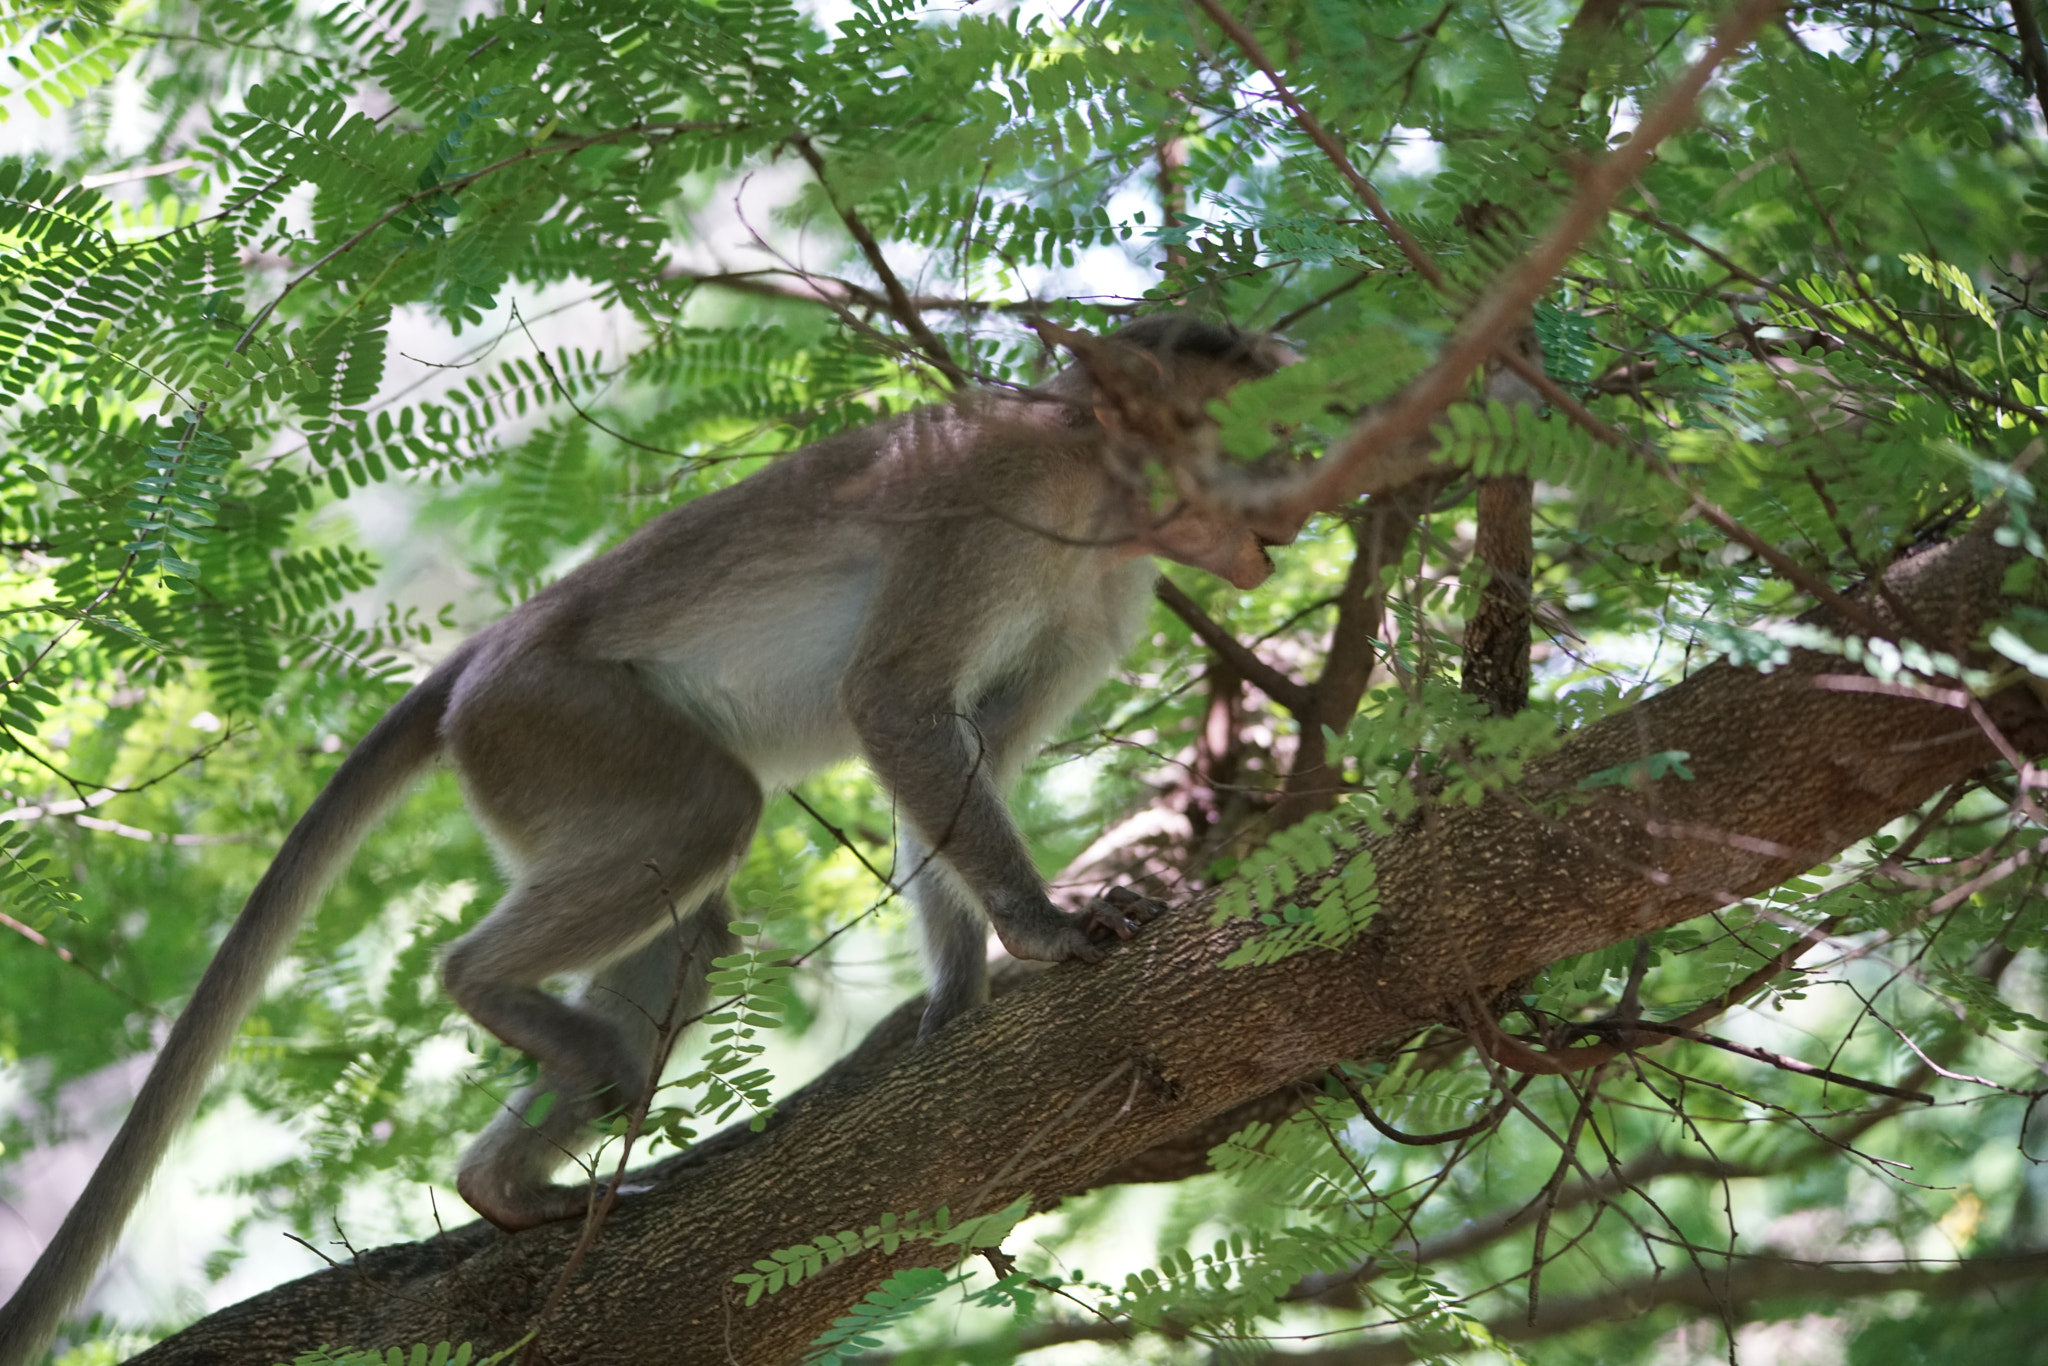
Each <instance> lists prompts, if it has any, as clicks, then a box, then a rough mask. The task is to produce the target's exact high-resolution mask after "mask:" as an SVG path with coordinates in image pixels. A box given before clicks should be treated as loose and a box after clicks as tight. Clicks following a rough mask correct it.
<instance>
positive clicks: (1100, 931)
mask: <svg viewBox="0 0 2048 1366" xmlns="http://www.w3.org/2000/svg"><path fill="white" fill-rule="evenodd" d="M1165 911H1166V906H1165V904H1164V903H1162V902H1158V901H1154V900H1153V899H1152V898H1151V897H1148V896H1146V895H1144V894H1143V893H1141V892H1134V891H1132V890H1131V889H1130V888H1129V887H1111V888H1110V889H1109V890H1108V891H1106V892H1104V893H1103V894H1102V895H1101V896H1098V897H1095V898H1093V899H1092V900H1090V901H1089V903H1088V904H1087V905H1086V906H1084V907H1083V908H1082V909H1081V917H1080V919H1081V928H1082V929H1084V930H1086V931H1087V932H1088V934H1089V936H1090V937H1091V938H1095V939H1105V938H1108V937H1109V936H1111V935H1114V936H1116V937H1117V938H1118V939H1133V938H1136V937H1137V933H1138V931H1139V929H1141V928H1142V927H1143V926H1145V925H1146V924H1147V923H1149V922H1151V921H1154V920H1157V919H1158V918H1159V917H1160V916H1161V915H1162V914H1164V913H1165Z"/></svg>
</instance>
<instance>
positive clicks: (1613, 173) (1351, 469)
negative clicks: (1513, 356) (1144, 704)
mask: <svg viewBox="0 0 2048 1366" xmlns="http://www.w3.org/2000/svg"><path fill="white" fill-rule="evenodd" d="M1205 3H1206V0H1205ZM1779 4H1780V0H1744V3H1743V4H1741V5H1740V6H1739V7H1738V8H1737V9H1736V10H1735V11H1734V12H1733V13H1732V14H1730V15H1729V17H1728V19H1727V21H1726V22H1725V23H1724V24H1723V25H1722V27H1721V29H1720V31H1719V32H1718V33H1717V34H1716V35H1715V37H1714V41H1713V43H1712V44H1711V45H1710V46H1709V47H1708V49H1707V51H1706V53H1705V55H1703V56H1702V57H1701V58H1700V59H1699V60H1698V61H1696V62H1694V63H1693V65H1692V66H1691V67H1690V68H1688V69H1687V71H1686V72H1685V74H1684V75H1683V76H1681V77H1680V78H1679V79H1678V80H1677V81H1676V82H1674V83H1673V85H1672V87H1671V88H1670V89H1669V90H1668V91H1667V92H1666V93H1665V95H1664V97H1663V98H1662V99H1660V100H1659V101H1658V102H1657V103H1656V104H1655V105H1654V106H1653V107H1651V109H1650V110H1649V112H1648V113H1647V114H1645V115H1644V117H1643V120H1642V122H1641V123H1639V124H1637V125H1636V128H1635V131H1634V132H1632V133H1631V134H1630V135H1629V140H1628V141H1627V142H1626V143H1624V144H1622V146H1620V147H1619V148H1617V149H1615V151H1613V152H1612V153H1610V154H1609V155H1607V156H1605V157H1603V158H1601V159H1600V160H1599V161H1597V162H1594V163H1593V164H1591V165H1590V166H1588V167H1586V168H1585V170H1584V171H1583V173H1582V174H1581V176H1580V179H1579V191H1578V193H1577V194H1576V195H1575V196H1574V197H1573V198H1572V200H1571V202H1570V203H1569V204H1567V205H1566V206H1565V209H1564V211H1563V212H1562V213H1560V214H1559V215H1558V217H1557V219H1556V220H1555V222H1553V223H1552V225H1551V227H1550V230H1549V232H1548V233H1547V234H1546V235H1545V236H1544V237H1543V238H1542V239H1541V240H1540V241H1538V242H1537V243H1536V245H1535V246H1533V247H1532V248H1530V250H1529V251H1528V252H1527V253H1526V254H1525V255H1524V256H1523V257H1522V259H1521V261H1520V262H1519V263H1518V264H1517V265H1516V266H1515V267H1514V268H1513V269H1512V270H1511V271H1509V272H1508V273H1507V274H1506V275H1505V276H1504V277H1502V278H1501V279H1500V280H1498V281H1497V282H1496V283H1495V284H1494V285H1493V287H1492V288H1491V289H1490V290H1488V291H1487V293H1486V294H1485V295H1484V296H1483V297H1482V298H1481V299H1480V300H1479V302H1478V303H1477V304H1476V305H1474V307H1473V308H1472V310H1471V311H1470V312H1469V313H1467V314H1466V316H1465V319H1464V321H1463V322H1462V323H1461V324H1460V326H1459V328H1458V331H1457V332H1456V333H1455V334H1454V335H1453V336H1452V338H1451V341H1450V344H1449V345H1448V346H1446V347H1445V348H1444V350H1443V352H1442V354H1440V355H1439V356H1438V358H1437V360H1436V362H1435V363H1434V364H1433V365H1431V366H1430V367H1429V368H1428V369H1427V370H1425V371H1423V372H1422V374H1420V375H1418V376H1416V378H1415V379H1414V380H1412V381H1411V382H1410V383H1409V384H1408V386H1407V387H1406V388H1405V389H1403V390H1402V392H1401V393H1400V394H1399V395H1398V396H1397V397H1396V398H1394V399H1393V400H1392V401H1391V402H1389V403H1388V404H1387V405H1386V406H1385V407H1384V408H1382V409H1380V410H1379V411H1378V412H1377V413H1375V414H1374V415H1373V416H1371V417H1370V418H1368V419H1366V420H1365V421H1364V422H1363V423H1361V424H1360V425H1359V426H1358V427H1356V428H1354V429H1353V431H1352V433H1351V435H1350V436H1349V437H1348V438H1346V439H1345V441H1344V442H1343V444H1342V445H1341V446H1340V447H1339V448H1338V449H1337V450H1336V451H1334V452H1332V453H1331V454H1329V455H1327V456H1325V457H1324V458H1323V459H1322V460H1320V461H1319V462H1317V464H1316V465H1315V466H1314V467H1313V469H1312V470H1311V472H1310V473H1309V475H1308V477H1307V478H1306V479H1305V480H1303V481H1302V482H1300V483H1298V484H1296V485H1294V486H1293V487H1292V488H1291V489H1288V488H1286V487H1285V486H1284V485H1283V486H1281V487H1280V489H1279V490H1278V491H1277V492H1267V493H1266V494H1265V496H1264V497H1260V496H1259V492H1258V491H1257V490H1254V489H1247V490H1246V491H1245V503H1246V506H1247V507H1248V508H1249V509H1252V510H1253V511H1254V512H1255V514H1256V513H1258V512H1262V511H1264V510H1265V509H1266V508H1270V509H1272V511H1273V513H1274V514H1277V516H1276V520H1284V519H1285V518H1288V517H1302V516H1306V515H1307V514H1308V513H1310V512H1315V511H1319V510H1321V509H1324V508H1333V507H1337V506H1339V505H1341V504H1343V503H1346V502H1349V501H1350V500H1351V499H1353V498H1355V497H1356V496H1358V494H1360V493H1362V492H1365V491H1366V490H1368V489H1370V488H1372V487H1375V486H1381V487H1384V483H1383V482H1382V481H1383V478H1384V472H1383V471H1382V470H1381V469H1378V468H1376V466H1382V465H1384V464H1385V463H1386V459H1385V458H1386V457H1387V456H1389V455H1392V456H1395V457H1396V458H1397V459H1398V458H1399V457H1400V456H1401V455H1404V454H1406V452H1405V451H1404V447H1406V446H1407V445H1408V443H1410V442H1411V441H1412V440H1413V439H1415V438H1417V437H1419V436H1421V435H1422V434H1423V433H1424V432H1425V431H1426V430H1427V429H1428V427H1429V424H1430V423H1432V422H1434V421H1436V419H1437V417H1438V415H1439V414H1440V413H1441V412H1442V411H1443V410H1444V409H1445V408H1446V407H1447V406H1449V405H1450V404H1451V403H1452V402H1453V401H1454V400H1456V399H1457V398H1458V397H1459V396H1460V394H1461V393H1462V392H1463V390H1464V387H1465V383H1466V380H1467V379H1468V378H1469V377H1470V376H1471V374H1472V372H1473V371H1474V370H1476V369H1478V368H1479V366H1480V364H1481V363H1482V362H1483V361H1484V360H1485V359H1486V358H1487V356H1489V355H1491V354H1493V353H1494V352H1495V351H1496V350H1502V349H1503V348H1502V342H1503V341H1504V339H1505V338H1506V337H1507V335H1508V333H1509V331H1510V330H1511V329H1512V328H1513V327H1515V326H1516V325H1517V324H1518V323H1519V321H1520V319H1521V318H1522V317H1523V316H1524V315H1525V314H1526V313H1527V311H1528V309H1529V308H1530V306H1531V305H1533V304H1534V303H1535V302H1536V300H1537V299H1538V298H1539V297H1540V296H1541V295H1542V294H1543V292H1544V291H1545V290H1546V289H1548V288H1549V287H1550V283H1551V281H1552V280H1553V279H1554V278H1555V277H1556V275H1557V273H1558V271H1560V270H1561V269H1563V267H1564V264H1565V262H1566V260H1568V259H1569V258H1570V256H1571V254H1572V253H1573V252H1574V251H1576V250H1578V248H1579V245H1580V243H1582V242H1583V241H1584V240H1585V239H1586V237H1587V236H1588V235H1589V234H1590V233H1591V232H1592V231H1593V229H1594V228H1595V227H1596V226H1598V225H1599V223H1600V221H1601V220H1602V219H1603V218H1605V216H1606V214H1607V212H1608V207H1609V205H1611V204H1612V203H1613V200H1614V197H1615V196H1616V195H1617V194H1619V193H1620V192H1621V188H1622V187H1623V186H1624V185H1626V184H1628V183H1629V182H1630V181H1631V180H1633V179H1634V178H1635V177H1636V176H1638V175H1639V174H1641V173H1642V171H1643V169H1644V168H1645V167H1646V166H1647V165H1648V164H1649V161H1650V154H1651V153H1652V152H1653V151H1655V150H1656V147H1657V145H1658V144H1659V143H1661V142H1662V141H1664V139H1665V138H1667V137H1669V136H1671V135H1672V134H1673V133H1675V132H1677V131H1678V129H1679V128H1680V127H1681V126H1682V125H1683V124H1684V123H1685V122H1686V121H1687V120H1688V119H1690V118H1691V117H1692V113H1693V107H1694V105H1695V103H1696V102H1697V101H1698V99H1699V95H1700V91H1701V90H1703V89H1704V88H1705V87H1706V84H1707V81H1708V79H1709V78H1710V77H1711V76H1712V75H1713V74H1714V72H1715V70H1717V69H1718V68H1719V67H1720V66H1721V65H1722V63H1724V62H1726V61H1727V60H1729V59H1730V58H1731V57H1733V56H1734V55H1735V54H1736V53H1737V52H1738V51H1740V50H1741V49H1742V48H1743V47H1745V46H1746V45H1747V44H1748V43H1749V41H1750V40H1751V39H1752V38H1753V37H1755V35H1756V33H1757V31H1758V30H1759V29H1761V28H1762V27H1763V26H1764V24H1765V23H1767V22H1769V20H1770V18H1771V17H1772V16H1773V15H1774V14H1776V13H1777V11H1778V8H1779Z"/></svg>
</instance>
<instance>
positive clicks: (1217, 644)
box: [1152, 574, 1313, 720]
mask: <svg viewBox="0 0 2048 1366" xmlns="http://www.w3.org/2000/svg"><path fill="white" fill-rule="evenodd" d="M1152 591H1153V592H1154V593H1155V594H1157V595H1158V597H1159V600H1160V601H1161V602H1163V603H1165V604H1166V606H1167V608H1168V609H1169V610H1170V611H1172V613H1173V614H1174V615H1175V616H1177V617H1179V618H1180V619H1181V620H1182V621H1184V622H1186V623H1187V626H1188V629H1189V630H1190V631H1193V632H1194V633H1195V635H1196V636H1197V637H1198V638H1199V639H1200V640H1201V642H1202V643H1203V644H1204V645H1207V646H1208V647H1209V648H1210V649H1212V650H1214V651H1215V652H1216V653H1217V654H1218V655H1219V656H1220V657H1221V658H1222V659H1223V661H1224V662H1225V663H1227V664H1228V665H1230V667H1231V668H1233V669H1235V670H1237V673H1238V676H1239V677H1240V678H1242V679H1244V681H1245V682H1247V683H1250V684H1251V685H1252V686H1253V687H1255V688H1257V689H1259V691H1261V692H1263V693H1265V694H1266V696H1268V697H1270V698H1272V699H1273V700H1274V701H1275V702H1278V703H1279V704H1280V705H1281V706H1282V707H1285V708H1286V709H1287V711H1288V713H1289V714H1290V715H1292V716H1293V717H1294V718H1295V719H1296V720H1300V719H1302V718H1303V717H1304V716H1306V715H1307V713H1308V710H1309V708H1310V706H1311V705H1312V704H1313V698H1312V695H1311V694H1310V692H1309V690H1308V688H1306V687H1305V686H1303V685H1302V684H1300V683H1297V682H1295V681H1294V680H1293V679H1291V678H1289V677H1288V676H1287V675H1286V674H1284V673H1281V672H1280V670H1278V669H1276V668H1274V667H1273V666H1272V665H1271V664H1268V663H1267V662H1266V661H1265V660H1263V659H1261V658H1259V656H1258V655H1257V654H1255V653H1254V652H1253V651H1252V648H1251V647H1250V646H1249V645H1246V644H1245V643H1244V642H1243V641H1241V640H1239V639H1238V638H1237V637H1236V636H1234V635H1232V634H1231V633H1230V632H1229V631H1226V630H1224V629H1223V627H1222V626H1221V625H1220V624H1219V623H1218V622H1217V621H1216V620H1215V619H1214V618H1212V617H1211V616H1210V615H1209V614H1208V613H1207V612H1204V611H1203V610H1202V606H1201V604H1200V603H1198V602H1196V601H1195V600H1194V599H1193V598H1191V597H1189V596H1188V595H1187V592H1186V590H1184V589H1183V588H1182V587H1181V586H1180V585H1179V584H1177V583H1175V582H1174V581H1173V580H1172V579H1169V578H1167V577H1166V576H1165V575H1163V574H1162V575H1160V576H1159V581H1158V582H1157V583H1155V584H1153V585H1152Z"/></svg>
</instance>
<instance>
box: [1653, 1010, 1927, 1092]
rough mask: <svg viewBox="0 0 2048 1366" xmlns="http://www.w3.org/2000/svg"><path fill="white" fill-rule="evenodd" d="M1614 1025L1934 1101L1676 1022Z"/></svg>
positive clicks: (1783, 1068) (1806, 1073) (1865, 1088)
mask: <svg viewBox="0 0 2048 1366" xmlns="http://www.w3.org/2000/svg"><path fill="white" fill-rule="evenodd" d="M1614 1028H1616V1029H1622V1030H1637V1029H1640V1030H1645V1031H1647V1032H1649V1033H1651V1034H1668V1035H1670V1036H1671V1037H1672V1038H1674V1039H1690V1040H1691V1041H1692V1042H1694V1043H1703V1044H1708V1045H1711V1046H1712V1047H1714V1048H1719V1049H1721V1050H1723V1051H1725V1052H1729V1053H1735V1054H1739V1055H1740V1056H1742V1057H1745V1058H1754V1059H1755V1060H1756V1061H1758V1062H1765V1063H1769V1064H1770V1065H1771V1066H1773V1067H1775V1068H1777V1069H1778V1070H1780V1071H1782V1072H1797V1073H1799V1074H1800V1075H1801V1076H1807V1077H1818V1078H1820V1079H1821V1080H1822V1081H1831V1082H1834V1083H1835V1084H1836V1085H1838V1086H1850V1087H1854V1088H1855V1089H1856V1090H1858V1091H1868V1092H1870V1093H1871V1094H1872V1095H1874V1096H1890V1097H1891V1098H1892V1099H1893V1100H1910V1101H1917V1102H1918V1103H1919V1104H1921V1105H1932V1104H1934V1097H1933V1096H1931V1095H1929V1094H1928V1093H1927V1092H1925V1091H1909V1090H1906V1089H1904V1088H1902V1087H1897V1086H1886V1085H1885V1084H1884V1083H1883V1082H1879V1081H1865V1080H1864V1079H1863V1078H1861V1077H1852V1076H1850V1075H1849V1074H1848V1073H1846V1072H1837V1071H1835V1070H1834V1069H1833V1068H1830V1067H1816V1066H1814V1065H1813V1064H1812V1063H1810V1062H1801V1061H1799V1059H1797V1058H1788V1057H1786V1056H1785V1055H1784V1054H1783V1053H1773V1052H1771V1051H1770V1050H1769V1049H1768V1048H1757V1047H1755V1046H1753V1045H1751V1044H1746V1043H1736V1042H1735V1041H1734V1040H1733V1039H1724V1038H1721V1037H1720V1036H1718V1035H1715V1034H1708V1033H1705V1032H1704V1031H1702V1030H1698V1029H1686V1028H1684V1027H1682V1026H1680V1025H1670V1024H1657V1023H1656V1022H1654V1021H1651V1020H1617V1021H1615V1022H1614Z"/></svg>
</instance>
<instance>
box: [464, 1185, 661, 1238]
mask: <svg viewBox="0 0 2048 1366" xmlns="http://www.w3.org/2000/svg"><path fill="white" fill-rule="evenodd" d="M455 1189H456V1190H457V1191H458V1192H459V1193H460V1194H461V1196H462V1198H463V1199H464V1200H466V1201H467V1202H468V1203H469V1207H470V1208H471V1209H473V1210H475V1211H476V1212H477V1213H478V1214H481V1215H482V1216H483V1217H484V1218H485V1219H487V1220H489V1221H490V1222H491V1223H493V1224H496V1225H497V1226H498V1227H499V1228H501V1229H503V1230H505V1232H507V1233H524V1232H525V1231H526V1230H527V1229H530V1228H539V1227H540V1226H541V1225H542V1224H554V1223H560V1222H561V1221H562V1220H564V1219H581V1218H582V1217H583V1216H584V1215H586V1214H588V1213H589V1212H590V1211H591V1210H592V1209H593V1208H595V1202H597V1201H599V1200H602V1199H603V1198H604V1187H603V1186H598V1187H597V1188H595V1189H594V1190H593V1189H592V1188H591V1187H590V1186H587V1185H583V1186H522V1187H519V1188H516V1189H515V1188H514V1187H513V1186H511V1185H509V1184H507V1183H505V1182H500V1181H493V1180H491V1179H490V1178H489V1177H488V1176H486V1175H484V1174H483V1173H481V1172H474V1171H468V1170H465V1171H461V1172H458V1173H457V1174H456V1177H455ZM629 1191H630V1188H629V1190H628V1191H621V1192H620V1193H621V1194H627V1193H629Z"/></svg>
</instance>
